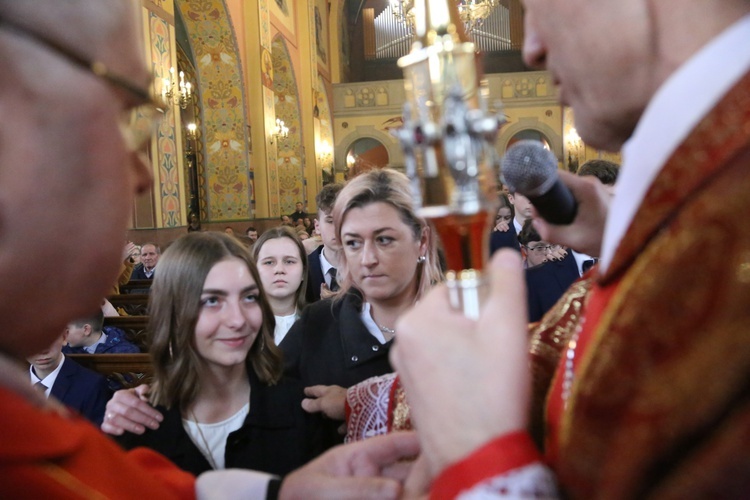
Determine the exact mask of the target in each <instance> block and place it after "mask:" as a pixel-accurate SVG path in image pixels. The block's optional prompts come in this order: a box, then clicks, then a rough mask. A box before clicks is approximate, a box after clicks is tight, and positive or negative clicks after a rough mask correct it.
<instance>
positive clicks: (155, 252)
mask: <svg viewBox="0 0 750 500" xmlns="http://www.w3.org/2000/svg"><path fill="white" fill-rule="evenodd" d="M160 255H161V249H160V248H159V245H157V244H156V243H144V244H143V246H141V263H140V264H139V265H137V266H135V269H133V274H131V275H130V279H131V280H150V279H154V273H155V272H156V264H158V263H159V256H160Z"/></svg>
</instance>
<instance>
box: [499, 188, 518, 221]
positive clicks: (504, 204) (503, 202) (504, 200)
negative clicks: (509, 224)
mask: <svg viewBox="0 0 750 500" xmlns="http://www.w3.org/2000/svg"><path fill="white" fill-rule="evenodd" d="M498 199H499V200H500V204H499V205H498V206H497V210H498V212H499V211H500V209H501V208H510V218H511V220H512V219H514V218H515V217H516V207H514V206H513V203H511V202H510V198H508V195H507V194H505V193H500V194H499V195H498ZM495 213H497V212H495Z"/></svg>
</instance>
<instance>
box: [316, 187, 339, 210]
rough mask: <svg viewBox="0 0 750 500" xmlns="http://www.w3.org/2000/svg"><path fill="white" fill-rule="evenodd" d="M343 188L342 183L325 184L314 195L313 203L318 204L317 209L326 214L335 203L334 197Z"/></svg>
mask: <svg viewBox="0 0 750 500" xmlns="http://www.w3.org/2000/svg"><path fill="white" fill-rule="evenodd" d="M343 188H344V186H343V185H342V184H326V185H325V186H323V189H321V190H320V191H318V194H317V195H315V204H316V205H317V206H318V211H319V212H323V213H326V214H329V213H331V212H332V211H333V206H334V205H335V204H336V197H337V196H338V195H339V193H340V192H341V190H342V189H343Z"/></svg>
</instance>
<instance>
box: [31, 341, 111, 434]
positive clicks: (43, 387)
mask: <svg viewBox="0 0 750 500" xmlns="http://www.w3.org/2000/svg"><path fill="white" fill-rule="evenodd" d="M66 337H67V332H65V333H63V334H62V335H61V336H60V337H59V338H58V339H57V340H55V342H54V343H53V344H52V345H51V346H50V347H49V348H48V349H47V350H45V351H42V352H40V353H38V354H34V355H33V356H31V357H29V358H28V362H29V363H30V364H31V366H30V367H29V375H30V377H31V385H33V386H35V387H36V388H37V389H39V390H40V391H44V394H45V396H46V397H50V396H53V397H55V398H56V399H57V400H59V401H60V402H61V403H63V404H64V405H65V406H67V407H68V408H70V409H72V410H75V411H77V412H78V413H80V414H81V415H82V416H84V417H86V418H87V419H88V420H90V421H91V422H93V423H94V425H96V426H97V427H98V426H99V425H100V424H101V423H102V420H103V418H104V409H105V407H106V405H107V401H108V400H109V398H110V395H111V394H110V392H109V389H108V388H107V380H106V379H105V378H104V377H102V376H101V375H99V374H98V373H95V372H93V371H91V370H89V369H87V368H84V367H82V366H81V365H79V364H78V363H76V362H75V361H73V360H72V359H67V358H66V357H65V355H64V354H63V353H62V346H63V344H64V343H65V341H66Z"/></svg>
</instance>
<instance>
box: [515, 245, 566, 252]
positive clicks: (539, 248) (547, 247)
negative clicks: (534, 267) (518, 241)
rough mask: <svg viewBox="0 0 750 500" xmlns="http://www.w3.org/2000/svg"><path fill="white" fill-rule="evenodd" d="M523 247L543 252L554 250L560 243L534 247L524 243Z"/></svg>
mask: <svg viewBox="0 0 750 500" xmlns="http://www.w3.org/2000/svg"><path fill="white" fill-rule="evenodd" d="M524 248H526V250H528V251H530V252H536V253H543V252H552V251H555V250H557V249H558V248H560V245H537V246H535V247H530V246H528V245H524Z"/></svg>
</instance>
